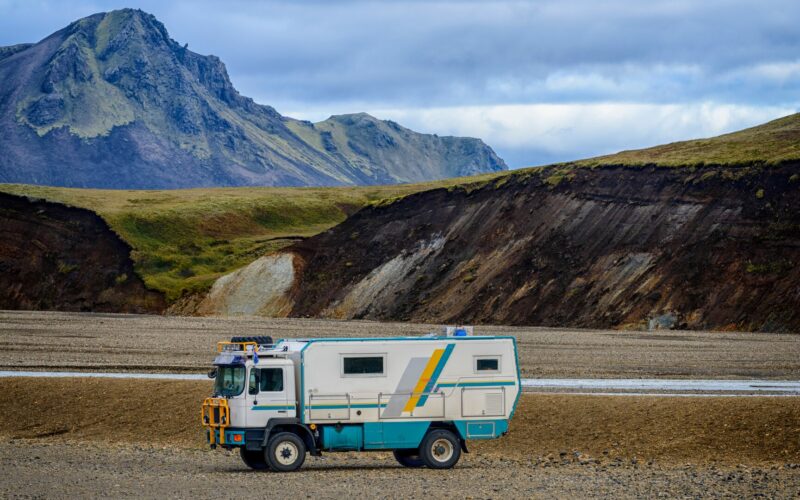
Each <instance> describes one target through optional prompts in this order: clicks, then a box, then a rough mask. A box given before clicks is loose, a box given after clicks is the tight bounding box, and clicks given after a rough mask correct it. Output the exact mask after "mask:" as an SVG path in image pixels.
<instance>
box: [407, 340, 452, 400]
mask: <svg viewBox="0 0 800 500" xmlns="http://www.w3.org/2000/svg"><path fill="white" fill-rule="evenodd" d="M455 346H456V345H455V344H447V347H445V349H444V352H443V353H442V357H441V359H439V363H438V364H437V365H436V368H435V369H434V370H433V374H432V375H431V379H430V380H428V385H426V386H425V390H424V391H422V397H420V398H419V401H417V407H420V406H425V402H426V401H428V394H430V392H431V391H432V390H433V387H434V386H435V385H436V381H437V380H439V375H441V374H442V370H444V365H446V364H447V360H448V359H449V358H450V354H451V353H452V352H453V348H454V347H455Z"/></svg>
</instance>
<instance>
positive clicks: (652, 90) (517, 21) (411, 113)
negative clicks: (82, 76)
mask: <svg viewBox="0 0 800 500" xmlns="http://www.w3.org/2000/svg"><path fill="white" fill-rule="evenodd" d="M123 6H131V7H140V8H142V9H144V10H146V11H148V12H151V13H153V14H155V15H156V16H157V17H158V18H159V19H160V20H161V21H162V22H164V24H165V25H166V26H167V28H168V30H169V31H170V34H171V36H172V37H173V38H175V39H176V40H178V41H179V42H180V43H189V47H190V49H192V50H194V51H196V52H199V53H203V54H209V53H213V54H215V55H217V56H220V57H221V58H222V60H223V61H224V62H225V63H226V65H227V67H228V70H229V73H230V75H231V78H232V80H233V82H234V85H235V86H236V87H237V88H238V89H239V90H240V92H241V93H242V94H244V95H247V96H251V97H253V98H255V99H256V101H258V102H261V103H264V104H270V105H272V106H274V107H276V108H277V109H278V110H279V111H281V112H289V113H296V114H298V115H300V116H314V117H320V116H321V115H322V110H326V112H333V113H345V112H355V111H386V112H387V113H389V112H391V113H393V114H391V113H390V114H391V116H394V117H397V119H398V121H399V122H401V123H402V124H404V125H408V126H411V127H415V126H418V127H425V130H429V131H435V132H438V133H440V134H445V133H461V132H459V131H462V130H463V133H467V134H468V135H478V136H480V137H482V138H483V139H485V140H486V141H487V142H488V143H489V144H491V145H493V146H495V147H496V149H498V151H501V152H504V151H506V152H507V153H505V154H506V155H509V156H510V157H513V158H515V159H514V160H511V161H510V163H512V164H518V163H535V162H537V161H538V160H537V159H541V158H556V157H558V158H561V157H562V155H567V157H572V158H575V157H580V156H586V155H592V154H599V153H603V152H608V151H613V150H616V149H619V148H620V147H636V146H639V145H651V144H656V143H657V142H659V141H661V140H670V139H671V140H674V139H678V138H688V137H692V135H688V134H696V135H710V134H712V133H714V131H716V130H729V128H727V127H728V126H729V127H735V126H739V125H742V124H748V125H749V124H755V123H757V122H758V121H759V120H762V119H765V117H766V118H772V117H775V116H777V114H779V113H782V112H784V111H787V110H794V109H796V108H797V105H798V103H800V97H799V95H800V60H799V59H798V54H800V29H798V28H797V19H800V2H797V1H796V0H762V1H760V2H752V1H749V0H704V1H702V2H698V1H694V0H651V1H647V2H642V1H640V0H609V1H604V2H597V1H595V0H538V1H523V0H486V1H477V0H472V1H471V0H461V1H459V0H399V1H391V2H390V1H366V0H343V1H337V2H330V1H322V0H316V1H315V0H307V1H301V0H269V1H259V2H251V1H245V0H229V1H221V0H220V1H216V0H194V1H188V0H183V1H182V0H177V1H170V2H163V1H160V0H159V1H156V0H125V1H119V0H73V1H72V2H70V3H69V8H64V4H63V3H62V2H56V1H54V0H36V1H31V0H0V45H3V44H11V43H18V42H22V41H35V40H38V39H41V38H43V37H45V36H46V35H48V34H49V33H51V32H52V31H55V30H56V29H59V28H61V27H63V26H65V25H66V24H68V23H69V22H70V21H72V20H74V19H75V18H78V17H81V16H85V15H88V14H90V13H93V12H97V11H103V10H110V9H114V8H120V7H123ZM709 103H713V104H709ZM456 110H460V111H456ZM779 110H780V111H779ZM720 113H721V114H720ZM726 113H727V114H726ZM401 115H402V116H404V117H405V119H400V116H401ZM387 116H388V115H387ZM725 116H728V118H724V117H725ZM450 120H463V121H458V122H457V123H454V122H451V121H450ZM570 120H576V121H577V122H576V123H571V122H570ZM698 120H699V121H698ZM720 123H726V124H728V126H725V127H722V128H720V126H719V124H720ZM659 126H660V127H664V128H663V129H658V128H657V127H659ZM612 130H613V133H610V132H609V131H612ZM559 131H561V132H559ZM570 131H572V133H573V135H570ZM576 134H577V135H576ZM534 136H535V137H534ZM531 144H535V145H536V148H540V149H535V150H534V149H525V148H530V147H531V146H530V145H531ZM526 151H527V152H530V154H531V155H533V156H531V158H530V159H528V160H524V159H519V160H516V158H523V156H522V155H524V154H528V153H526ZM565 159H566V158H565Z"/></svg>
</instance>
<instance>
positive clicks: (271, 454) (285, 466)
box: [264, 432, 306, 472]
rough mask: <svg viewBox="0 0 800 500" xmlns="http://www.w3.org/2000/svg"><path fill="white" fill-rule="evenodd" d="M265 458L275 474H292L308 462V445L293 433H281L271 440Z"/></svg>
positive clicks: (265, 451)
mask: <svg viewBox="0 0 800 500" xmlns="http://www.w3.org/2000/svg"><path fill="white" fill-rule="evenodd" d="M264 458H265V459H266V461H267V464H269V467H270V469H272V470H274V471H275V472H292V471H295V470H297V469H299V468H300V467H301V466H302V465H303V462H305V460H306V444H305V443H304V442H303V440H302V439H300V436H298V435H297V434H294V433H292V432H279V433H277V434H275V435H274V436H272V437H271V438H269V442H268V443H267V447H266V448H265V450H264Z"/></svg>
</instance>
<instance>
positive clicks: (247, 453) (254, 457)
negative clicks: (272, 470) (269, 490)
mask: <svg viewBox="0 0 800 500" xmlns="http://www.w3.org/2000/svg"><path fill="white" fill-rule="evenodd" d="M239 455H241V456H242V462H244V464H245V465H246V466H248V467H250V468H251V469H253V470H267V469H268V468H269V466H268V465H267V460H266V459H265V458H264V451H263V450H248V449H247V448H245V447H244V446H242V447H241V448H239Z"/></svg>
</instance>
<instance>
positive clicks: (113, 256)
mask: <svg viewBox="0 0 800 500" xmlns="http://www.w3.org/2000/svg"><path fill="white" fill-rule="evenodd" d="M130 252H131V248H130V247H129V246H128V245H127V244H126V243H125V242H123V241H122V240H121V239H120V238H119V237H118V236H117V235H116V234H115V233H114V232H113V231H111V229H109V227H108V225H107V224H106V223H105V221H103V219H101V218H100V217H99V216H97V215H96V214H94V213H93V212H90V211H89V210H84V209H80V208H73V207H68V206H65V205H61V204H58V203H50V202H46V201H42V200H32V199H29V198H23V197H19V196H13V195H8V194H4V193H0V309H41V310H48V309H54V310H61V311H96V312H110V311H113V312H158V311H161V310H163V309H164V307H165V302H164V298H163V296H162V295H161V294H160V293H157V292H153V291H150V290H148V289H147V288H145V285H144V283H143V282H142V280H141V279H140V278H139V276H137V275H136V273H135V272H134V269H133V261H131V258H130Z"/></svg>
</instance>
